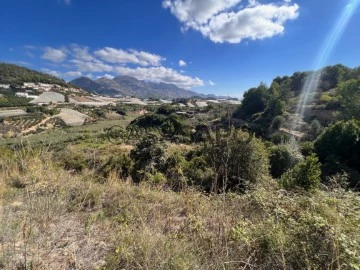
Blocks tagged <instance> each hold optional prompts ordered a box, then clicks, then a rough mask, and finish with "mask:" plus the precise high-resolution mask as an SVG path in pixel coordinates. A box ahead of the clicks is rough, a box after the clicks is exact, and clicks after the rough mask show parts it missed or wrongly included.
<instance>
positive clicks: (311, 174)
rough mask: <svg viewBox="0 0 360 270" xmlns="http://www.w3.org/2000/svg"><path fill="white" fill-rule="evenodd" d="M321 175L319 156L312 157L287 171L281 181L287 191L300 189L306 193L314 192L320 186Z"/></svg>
mask: <svg viewBox="0 0 360 270" xmlns="http://www.w3.org/2000/svg"><path fill="white" fill-rule="evenodd" d="M320 175H321V163H320V162H319V159H318V157H317V156H315V155H311V156H308V157H307V158H306V159H305V160H304V161H302V162H300V163H299V164H297V165H296V166H295V167H294V168H293V169H291V170H289V171H287V172H286V173H285V174H284V175H283V177H282V178H281V180H282V184H283V186H284V187H285V188H286V189H293V188H295V187H300V188H303V189H304V190H306V191H314V190H316V189H317V188H318V186H319V184H320Z"/></svg>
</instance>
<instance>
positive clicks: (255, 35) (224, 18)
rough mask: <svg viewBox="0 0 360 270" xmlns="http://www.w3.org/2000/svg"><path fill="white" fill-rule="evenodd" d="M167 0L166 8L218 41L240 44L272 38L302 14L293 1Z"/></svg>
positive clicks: (165, 0) (186, 25)
mask: <svg viewBox="0 0 360 270" xmlns="http://www.w3.org/2000/svg"><path fill="white" fill-rule="evenodd" d="M240 1H241V0H164V1H163V7H164V8H168V9H170V12H171V13H172V14H173V15H174V16H176V17H177V18H178V19H179V21H180V22H182V23H183V28H184V29H185V30H186V29H189V28H191V29H194V30H196V31H199V32H201V33H202V34H203V35H204V36H205V37H208V38H209V39H210V40H212V41H213V42H216V43H224V42H228V43H240V42H241V41H242V40H244V39H252V40H256V39H264V38H270V37H273V36H275V35H279V34H282V33H283V32H284V29H285V27H284V24H285V22H286V21H288V20H294V19H296V18H297V17H298V15H299V6H298V5H297V4H291V3H290V1H289V0H285V1H284V2H282V3H268V4H259V3H258V2H257V1H255V0H248V3H249V5H248V6H246V7H240V5H239V3H240Z"/></svg>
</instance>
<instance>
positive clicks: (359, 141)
mask: <svg viewBox="0 0 360 270" xmlns="http://www.w3.org/2000/svg"><path fill="white" fill-rule="evenodd" d="M314 147H315V153H316V154H317V155H318V156H319V158H320V161H321V162H322V163H326V162H327V161H329V160H336V161H337V162H339V163H341V164H344V165H346V166H348V167H349V168H352V169H354V170H357V171H359V172H360V121H359V120H354V119H353V120H350V121H346V122H345V121H341V122H337V123H335V124H334V125H332V126H330V127H328V128H326V129H325V131H324V132H323V133H322V134H321V135H320V136H319V137H318V138H317V140H316V141H315V143H314Z"/></svg>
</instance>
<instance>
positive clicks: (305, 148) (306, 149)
mask: <svg viewBox="0 0 360 270" xmlns="http://www.w3.org/2000/svg"><path fill="white" fill-rule="evenodd" d="M299 147H300V152H301V154H302V155H303V156H304V157H307V156H310V155H311V154H313V153H314V143H313V142H310V141H306V142H301V143H300V145H299Z"/></svg>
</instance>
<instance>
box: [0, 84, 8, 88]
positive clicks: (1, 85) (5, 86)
mask: <svg viewBox="0 0 360 270" xmlns="http://www.w3.org/2000/svg"><path fill="white" fill-rule="evenodd" d="M0 88H4V89H10V84H0Z"/></svg>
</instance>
